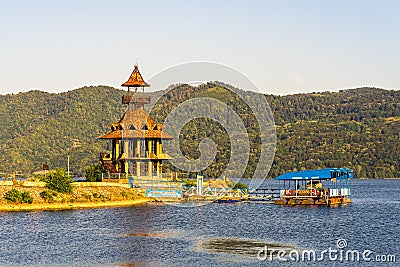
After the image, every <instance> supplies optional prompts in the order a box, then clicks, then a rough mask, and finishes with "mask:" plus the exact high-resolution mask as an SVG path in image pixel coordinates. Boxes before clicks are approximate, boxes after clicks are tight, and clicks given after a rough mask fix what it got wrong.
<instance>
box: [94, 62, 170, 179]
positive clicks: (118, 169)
mask: <svg viewBox="0 0 400 267" xmlns="http://www.w3.org/2000/svg"><path fill="white" fill-rule="evenodd" d="M121 86H124V87H128V91H127V92H126V93H125V94H124V96H123V97H122V104H125V105H127V106H128V107H127V110H126V112H125V113H124V115H122V118H121V119H120V120H119V122H117V123H113V124H111V131H110V132H108V133H106V134H105V135H103V136H100V137H99V139H111V140H112V152H111V154H107V155H106V154H104V153H102V154H100V161H101V163H102V164H103V166H104V168H105V169H106V170H107V171H108V172H109V173H118V174H124V175H125V177H127V176H128V175H129V176H133V177H162V162H163V161H164V160H166V159H171V158H170V157H169V156H168V155H167V154H164V153H163V149H162V142H161V140H162V139H172V137H171V136H170V135H168V134H166V133H164V132H163V131H162V124H161V123H156V122H155V121H154V120H153V119H152V118H151V117H150V115H149V114H148V113H147V112H146V111H145V109H144V105H145V104H149V103H150V97H148V96H145V95H144V88H145V87H149V86H150V85H149V84H148V83H146V82H145V81H144V80H143V78H142V75H141V74H140V72H139V68H138V66H137V65H135V68H134V70H133V72H132V74H131V76H130V77H129V79H128V81H126V82H125V83H123V84H122V85H121ZM119 176H121V175H119Z"/></svg>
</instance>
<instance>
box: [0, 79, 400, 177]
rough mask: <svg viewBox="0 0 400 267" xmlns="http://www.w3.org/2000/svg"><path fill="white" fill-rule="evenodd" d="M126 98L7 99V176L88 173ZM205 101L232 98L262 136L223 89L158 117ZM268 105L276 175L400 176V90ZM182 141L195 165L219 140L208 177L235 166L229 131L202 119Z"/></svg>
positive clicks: (209, 88) (177, 98)
mask: <svg viewBox="0 0 400 267" xmlns="http://www.w3.org/2000/svg"><path fill="white" fill-rule="evenodd" d="M160 93H161V92H156V93H153V94H160ZM122 95H123V91H122V90H118V89H114V88H110V87H105V86H97V87H84V88H80V89H77V90H74V91H70V92H66V93H60V94H48V93H44V92H40V91H30V92H27V93H19V94H14V95H0V118H1V121H2V127H1V130H0V141H1V142H0V147H1V149H0V152H1V153H0V162H1V163H0V172H6V173H12V172H14V171H19V172H23V173H31V172H33V171H36V170H40V169H41V168H42V164H43V163H48V164H49V165H50V168H57V167H64V168H66V164H67V156H68V155H70V159H71V171H72V172H74V173H76V174H81V173H82V172H83V170H84V168H85V167H86V166H88V165H90V164H93V163H96V162H97V161H98V155H99V153H100V152H104V151H106V150H107V149H108V148H109V144H108V142H105V141H96V137H97V136H99V135H101V134H103V133H105V132H107V131H108V130H109V124H110V123H111V122H116V121H118V119H119V118H120V116H121V115H122V113H123V112H124V110H125V107H124V106H123V105H122V104H121V97H122ZM205 95H207V96H211V97H213V96H215V97H216V98H221V99H224V102H226V103H227V104H228V105H229V106H231V107H232V109H234V110H235V111H236V112H237V113H238V114H240V117H241V118H242V119H243V120H244V121H245V125H246V128H247V132H248V133H249V134H250V135H251V134H253V132H254V131H256V130H257V129H256V125H257V123H256V121H255V118H254V116H252V115H251V113H250V112H249V111H248V109H247V108H246V105H244V104H243V103H241V102H240V100H238V99H237V97H236V96H235V95H234V94H231V93H229V92H228V91H226V90H224V89H223V88H222V87H220V86H217V85H215V84H208V85H205V86H200V87H190V86H188V85H181V86H178V88H176V90H173V91H171V92H170V93H168V94H167V95H165V96H164V97H163V98H162V100H161V101H160V104H159V105H157V106H156V107H155V108H154V109H153V111H152V115H154V117H155V118H156V119H157V120H162V119H163V118H165V116H166V114H167V112H168V110H171V109H172V108H173V107H174V106H176V105H177V104H179V103H181V102H183V101H184V100H185V99H188V98H191V97H195V96H205ZM266 98H267V100H268V103H269V105H270V107H271V110H272V112H273V114H274V118H275V124H276V126H277V128H276V132H277V150H276V157H275V161H274V165H273V167H272V169H271V172H270V176H272V177H275V176H276V175H278V174H281V173H284V172H286V171H289V170H300V169H305V168H307V169H308V168H323V167H349V168H352V169H354V170H355V172H356V175H357V176H359V177H400V167H399V151H400V145H399V144H400V135H399V133H400V92H399V91H388V90H382V89H376V88H359V89H352V90H344V91H340V92H337V93H330V92H324V93H312V94H297V95H289V96H273V95H266ZM160 122H161V121H160ZM189 126H190V127H189ZM210 127H213V129H214V130H213V131H212V132H210V131H209V130H208V129H210ZM193 129H196V130H195V131H194V130H193ZM181 137H182V140H181V141H182V142H181V144H182V146H181V147H182V151H183V152H184V154H186V156H187V157H189V158H196V157H198V156H199V155H198V152H199V151H198V142H197V140H199V139H201V138H203V137H209V138H211V139H213V140H215V142H216V143H217V146H218V153H217V158H216V160H215V162H214V164H213V166H212V167H210V168H208V169H207V170H206V171H205V172H204V174H205V175H206V176H214V175H218V174H220V173H221V171H223V169H224V166H226V163H227V162H228V160H229V138H228V136H227V134H226V132H224V129H222V127H220V126H219V125H218V124H217V123H215V122H213V121H212V120H205V119H203V120H195V121H193V122H191V125H188V127H185V129H184V131H182V132H181ZM251 148H252V150H251V153H252V154H253V155H252V157H251V159H252V160H251V161H250V164H249V166H248V167H247V169H246V173H245V175H246V176H251V175H252V172H254V167H255V166H256V164H257V162H256V158H257V153H259V147H257V144H253V145H252V146H251Z"/></svg>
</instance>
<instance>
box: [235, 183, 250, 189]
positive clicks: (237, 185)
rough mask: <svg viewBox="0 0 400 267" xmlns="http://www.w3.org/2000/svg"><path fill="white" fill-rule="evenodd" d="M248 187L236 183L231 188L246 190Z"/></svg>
mask: <svg viewBox="0 0 400 267" xmlns="http://www.w3.org/2000/svg"><path fill="white" fill-rule="evenodd" d="M248 188H249V187H248V186H247V185H246V184H244V183H242V182H238V183H236V184H235V186H234V187H233V189H248Z"/></svg>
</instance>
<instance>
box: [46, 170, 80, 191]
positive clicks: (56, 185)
mask: <svg viewBox="0 0 400 267" xmlns="http://www.w3.org/2000/svg"><path fill="white" fill-rule="evenodd" d="M44 181H45V182H46V187H47V188H48V189H50V190H53V191H56V192H59V193H67V194H71V193H72V183H73V182H74V180H72V179H71V177H68V176H67V175H65V172H64V170H63V169H58V170H57V171H55V172H52V173H49V174H48V175H47V176H46V177H45V179H44Z"/></svg>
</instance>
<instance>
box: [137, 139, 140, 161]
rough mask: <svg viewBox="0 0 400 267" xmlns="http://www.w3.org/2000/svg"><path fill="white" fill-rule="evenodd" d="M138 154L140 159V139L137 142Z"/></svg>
mask: <svg viewBox="0 0 400 267" xmlns="http://www.w3.org/2000/svg"><path fill="white" fill-rule="evenodd" d="M136 154H137V155H138V157H140V139H138V140H137V141H136Z"/></svg>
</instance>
